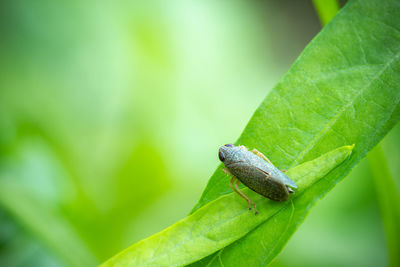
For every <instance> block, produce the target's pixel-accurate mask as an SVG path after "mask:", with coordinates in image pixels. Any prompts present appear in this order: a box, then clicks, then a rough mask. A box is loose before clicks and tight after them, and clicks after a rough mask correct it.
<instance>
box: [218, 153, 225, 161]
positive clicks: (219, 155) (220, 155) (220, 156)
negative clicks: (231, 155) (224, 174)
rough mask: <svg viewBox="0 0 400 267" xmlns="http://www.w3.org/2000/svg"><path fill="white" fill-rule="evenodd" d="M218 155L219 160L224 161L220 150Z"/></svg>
mask: <svg viewBox="0 0 400 267" xmlns="http://www.w3.org/2000/svg"><path fill="white" fill-rule="evenodd" d="M218 157H219V160H220V161H224V160H225V155H224V153H222V152H221V151H220V152H219V153H218Z"/></svg>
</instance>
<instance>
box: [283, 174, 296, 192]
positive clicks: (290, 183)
mask: <svg viewBox="0 0 400 267" xmlns="http://www.w3.org/2000/svg"><path fill="white" fill-rule="evenodd" d="M281 178H282V180H283V183H284V184H285V185H288V186H290V187H293V188H295V189H297V185H296V183H295V182H294V181H293V180H292V179H290V178H289V177H288V176H287V175H286V174H284V173H283V172H282V174H281Z"/></svg>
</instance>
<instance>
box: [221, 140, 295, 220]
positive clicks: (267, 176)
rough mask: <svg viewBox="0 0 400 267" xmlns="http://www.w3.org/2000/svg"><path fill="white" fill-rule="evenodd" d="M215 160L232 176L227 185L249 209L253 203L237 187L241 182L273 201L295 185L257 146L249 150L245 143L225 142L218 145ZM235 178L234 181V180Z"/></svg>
mask: <svg viewBox="0 0 400 267" xmlns="http://www.w3.org/2000/svg"><path fill="white" fill-rule="evenodd" d="M218 157H219V159H220V160H221V161H222V162H223V163H224V165H225V168H224V169H223V171H224V172H226V173H227V174H229V175H231V176H232V179H231V181H230V183H229V186H230V187H231V188H232V190H233V191H235V192H236V193H238V194H239V195H240V196H241V197H243V198H244V199H245V200H246V201H247V205H248V207H249V210H251V206H250V204H251V205H253V207H254V212H255V214H257V213H258V211H257V208H256V204H255V203H254V201H253V200H251V199H250V198H248V197H247V196H246V195H245V194H244V193H243V192H242V191H240V189H239V184H240V182H242V183H243V184H244V185H245V186H247V187H249V188H250V189H251V190H253V191H254V192H256V193H258V194H260V195H262V196H265V197H267V198H269V199H272V200H275V201H286V200H288V199H289V196H290V194H292V193H294V191H293V189H292V188H294V189H297V185H296V183H295V182H293V181H292V180H291V179H290V178H289V177H288V176H287V175H286V174H284V173H283V171H280V170H279V169H278V168H276V167H275V166H274V165H273V164H272V163H271V161H270V160H269V159H268V158H267V157H266V156H264V155H263V154H262V153H261V152H260V151H258V150H257V149H253V150H251V151H249V150H248V149H247V148H246V147H245V146H235V145H232V144H227V145H224V146H222V147H220V149H219V151H218ZM236 179H237V181H236Z"/></svg>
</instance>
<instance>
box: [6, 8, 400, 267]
mask: <svg viewBox="0 0 400 267" xmlns="http://www.w3.org/2000/svg"><path fill="white" fill-rule="evenodd" d="M320 29H321V26H320V23H319V21H318V18H317V15H316V13H315V11H314V9H313V6H312V3H311V1H305V0H302V1H290V0H283V1H273V0H268V1H187V0H174V1H163V0H149V1H124V0H119V1H93V0H87V1H78V0H69V1H50V0H36V1H28V0H8V1H1V3H0V31H1V35H0V36H1V37H0V38H1V42H0V266H93V265H96V264H98V263H101V262H102V261H104V260H106V259H108V258H109V257H111V256H113V255H114V254H115V253H117V252H119V251H120V250H122V249H123V248H125V247H127V246H129V245H130V244H132V243H134V242H136V241H138V240H140V239H142V238H144V237H146V236H148V235H151V234H152V233H155V232H157V231H159V230H161V229H163V228H165V227H167V226H168V225H170V224H172V223H174V222H175V221H177V220H178V219H180V218H183V217H184V216H185V215H186V214H187V213H188V212H189V211H190V209H191V207H192V206H193V205H194V204H195V203H196V201H197V200H198V198H199V197H200V194H201V192H202V190H203V189H204V187H205V185H206V183H207V180H208V178H209V177H210V176H211V174H212V173H213V171H214V170H215V168H216V167H217V165H218V164H219V161H218V158H217V153H216V152H217V149H218V147H219V146H220V145H222V144H225V143H229V142H234V141H235V140H236V139H237V138H238V136H239V135H240V133H241V131H242V130H243V128H244V127H245V125H246V123H247V121H248V119H249V118H250V116H251V115H252V113H253V112H254V110H255V109H256V108H257V106H258V105H259V103H260V102H261V101H262V100H263V98H264V97H265V96H266V95H267V93H268V91H269V90H270V89H271V88H272V87H273V85H274V84H275V83H276V82H277V81H278V80H279V79H280V77H281V76H282V75H283V74H284V73H285V72H286V71H287V69H288V68H289V67H290V65H291V64H292V63H293V61H294V60H295V59H296V58H297V56H298V55H299V53H300V52H301V51H302V50H303V48H304V47H305V46H306V45H307V43H308V42H309V41H310V40H311V39H312V38H313V37H314V36H315V35H316V34H317V33H318V31H319V30H320ZM382 147H383V150H384V152H385V156H386V158H387V160H388V164H389V168H390V170H391V173H392V174H393V176H394V178H395V179H396V183H397V184H396V186H397V188H398V187H399V175H397V174H398V173H399V172H400V166H399V164H398V162H399V160H400V150H399V147H400V128H399V127H397V128H395V129H394V130H393V131H392V132H391V133H390V134H389V135H388V136H387V137H386V138H385V140H384V141H383V144H382ZM387 264H388V259H387V247H386V241H385V233H384V227H383V223H382V219H381V215H380V211H379V205H378V202H377V197H376V190H375V186H374V180H373V177H372V175H371V171H370V168H369V165H368V162H367V161H366V160H364V161H362V162H361V163H360V164H359V165H358V166H357V167H356V168H355V169H354V170H353V172H352V173H351V174H350V175H349V176H348V177H347V178H346V179H345V180H344V181H343V182H342V183H340V184H339V185H338V186H337V187H336V188H335V189H334V190H333V191H332V192H331V193H329V194H328V195H327V196H326V197H325V198H324V199H323V200H322V201H321V202H320V203H319V204H318V205H317V206H316V207H315V208H314V209H313V210H312V212H311V213H310V215H309V216H308V218H307V219H306V221H305V223H304V224H303V225H302V226H301V227H300V229H299V230H298V231H297V232H296V234H295V235H294V236H293V238H292V240H291V241H290V242H289V243H288V245H287V247H286V248H285V250H284V251H283V252H282V254H281V255H280V256H279V257H278V258H277V259H276V260H275V261H274V262H273V264H272V265H273V266H385V265H387Z"/></svg>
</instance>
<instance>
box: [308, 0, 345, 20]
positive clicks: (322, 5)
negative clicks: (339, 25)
mask: <svg viewBox="0 0 400 267" xmlns="http://www.w3.org/2000/svg"><path fill="white" fill-rule="evenodd" d="M313 4H314V8H315V9H316V11H317V13H318V17H319V20H320V21H321V24H322V26H325V25H326V24H328V22H329V21H330V20H331V19H332V18H333V17H334V16H335V15H336V13H337V12H338V11H339V9H340V7H339V3H338V1H337V0H313Z"/></svg>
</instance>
